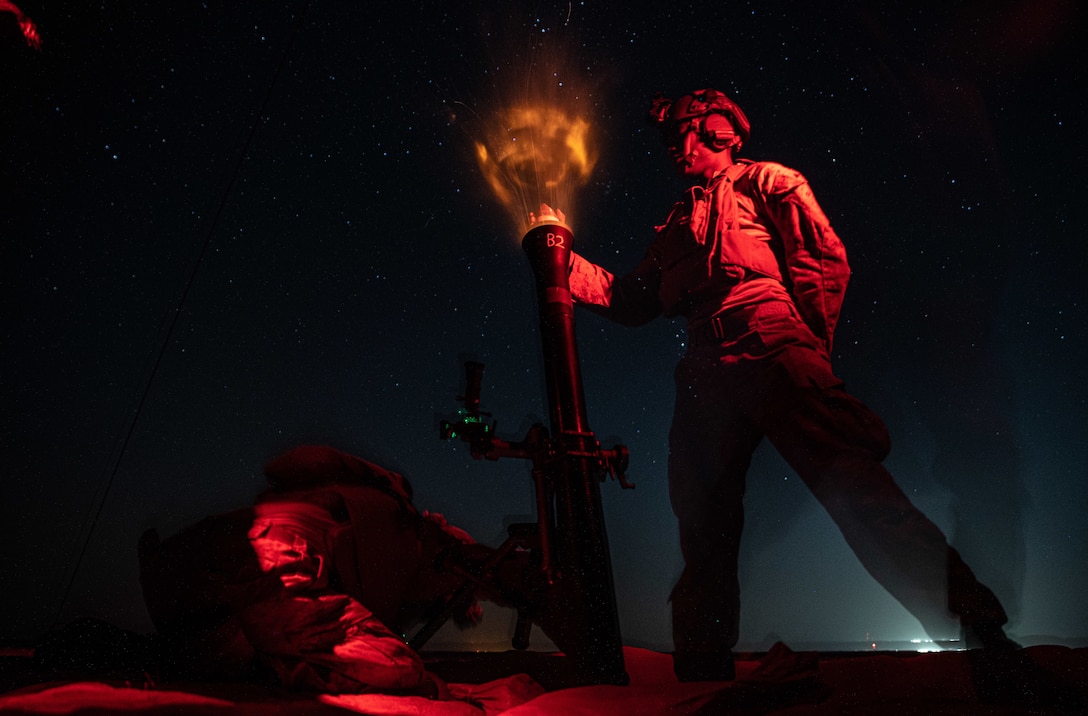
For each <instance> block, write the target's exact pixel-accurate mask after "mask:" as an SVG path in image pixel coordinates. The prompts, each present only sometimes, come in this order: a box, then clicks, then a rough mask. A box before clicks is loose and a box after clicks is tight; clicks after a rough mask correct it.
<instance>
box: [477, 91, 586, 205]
mask: <svg viewBox="0 0 1088 716" xmlns="http://www.w3.org/2000/svg"><path fill="white" fill-rule="evenodd" d="M590 130H591V127H590V124H589V122H588V121H587V120H585V119H584V118H582V117H580V116H577V115H574V114H569V113H567V112H566V111H564V110H563V109H560V108H557V107H553V106H548V105H546V104H524V105H519V106H515V107H509V108H507V109H505V110H504V111H502V112H500V114H499V117H498V127H497V128H496V129H494V130H493V131H492V132H491V133H490V136H488V137H487V141H477V142H476V143H475V144H476V158H477V161H478V162H479V165H480V169H481V171H482V172H483V175H484V178H485V179H486V180H487V183H488V186H490V188H491V191H492V193H493V194H494V195H495V198H496V199H498V201H499V202H500V203H501V204H502V205H503V207H504V208H505V209H506V210H507V211H508V212H509V213H510V216H511V218H512V219H513V220H514V222H515V225H516V226H524V222H525V220H526V216H527V215H528V213H529V212H530V211H534V210H535V209H536V207H537V206H538V205H539V204H540V202H546V203H549V204H551V205H552V206H555V207H559V208H562V209H563V210H564V211H566V212H567V215H568V216H569V215H570V213H571V211H572V203H573V200H574V194H575V190H576V189H577V188H578V187H580V186H583V185H584V184H585V183H586V182H587V181H589V177H590V174H591V173H592V172H593V167H594V165H595V164H596V163H597V155H596V152H595V151H594V148H593V146H592V136H591V135H592V133H591V131H590Z"/></svg>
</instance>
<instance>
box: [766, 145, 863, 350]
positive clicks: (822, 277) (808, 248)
mask: <svg viewBox="0 0 1088 716" xmlns="http://www.w3.org/2000/svg"><path fill="white" fill-rule="evenodd" d="M772 167H776V165H772ZM776 168H777V171H774V172H773V173H770V174H769V176H767V177H765V178H764V179H763V181H761V182H760V183H761V184H762V188H763V189H764V191H765V192H766V194H765V196H766V209H767V212H768V213H769V214H770V217H771V220H772V222H773V223H774V225H775V228H776V229H777V230H778V233H779V236H781V237H782V243H783V249H784V253H785V261H786V268H787V270H788V272H789V277H788V280H789V283H790V287H791V293H792V294H793V298H794V301H795V303H796V304H797V309H798V311H800V313H801V317H802V318H804V320H805V323H806V324H807V325H808V327H809V328H811V329H812V332H813V333H815V334H816V336H817V337H819V338H820V339H822V340H823V341H824V343H825V345H826V346H827V350H828V352H829V353H830V352H831V342H832V339H833V337H834V334H835V326H836V324H837V323H838V320H839V312H840V310H841V309H842V301H843V297H844V296H845V294H846V284H847V283H848V282H849V280H850V267H849V265H848V264H847V262H846V248H845V247H844V246H843V243H842V241H841V240H840V239H839V237H838V235H837V234H836V233H835V231H834V229H832V228H831V222H830V221H828V218H827V216H826V215H825V214H824V212H823V209H821V208H820V205H819V204H818V203H817V202H816V197H815V195H814V194H813V193H812V189H811V188H810V187H809V185H808V182H807V181H806V180H805V178H804V177H803V176H801V175H800V174H799V173H797V172H795V171H793V170H792V169H787V168H785V167H780V166H777V167H776Z"/></svg>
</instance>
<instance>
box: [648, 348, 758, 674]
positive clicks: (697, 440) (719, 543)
mask: <svg viewBox="0 0 1088 716" xmlns="http://www.w3.org/2000/svg"><path fill="white" fill-rule="evenodd" d="M711 381H712V376H711V375H706V374H700V373H699V372H691V373H687V372H685V370H684V368H683V367H681V368H679V369H678V372H677V385H678V391H677V403H676V408H675V414H674V417H673V425H672V430H671V432H670V435H669V495H670V500H671V502H672V507H673V511H674V513H675V514H676V516H677V519H678V524H679V530H680V547H681V550H682V552H683V556H684V570H683V572H682V574H681V576H680V579H679V580H678V582H677V583H676V585H675V587H674V589H673V591H672V595H671V599H670V601H671V602H672V616H673V626H672V629H673V642H674V646H675V649H676V653H677V659H678V661H677V671H678V673H679V672H680V671H681V670H682V668H681V661H682V660H683V659H684V658H685V656H686V655H687V656H690V657H691V660H693V661H697V662H702V663H705V664H709V665H715V664H718V665H722V666H723V667H724V666H725V665H728V667H730V670H731V661H729V654H730V650H731V649H732V647H733V646H734V645H735V644H736V643H737V638H738V628H739V621H740V616H739V615H740V586H739V583H738V579H737V560H738V553H739V550H740V539H741V532H742V531H743V527H744V510H743V504H742V501H743V497H744V484H745V473H746V472H747V470H748V466H749V463H750V461H751V456H752V452H753V451H754V450H755V447H756V446H757V445H758V444H759V441H760V439H761V436H760V434H759V433H758V431H757V430H756V429H755V427H754V426H753V425H751V424H750V423H748V422H747V421H745V420H744V419H743V418H742V417H740V416H738V415H735V414H733V413H732V412H731V411H730V410H729V409H728V405H727V402H726V401H723V400H722V396H721V394H720V391H716V390H714V389H713V385H712V384H711ZM729 673H731V671H730V672H729ZM717 676H718V677H720V678H726V677H727V676H728V674H727V673H726V672H719V673H717ZM714 677H715V674H714V672H713V670H711V671H710V672H707V675H706V677H705V678H714Z"/></svg>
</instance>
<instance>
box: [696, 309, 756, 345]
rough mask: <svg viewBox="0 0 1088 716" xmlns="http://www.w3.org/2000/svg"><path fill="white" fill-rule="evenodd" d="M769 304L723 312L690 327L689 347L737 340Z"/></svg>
mask: <svg viewBox="0 0 1088 716" xmlns="http://www.w3.org/2000/svg"><path fill="white" fill-rule="evenodd" d="M767 303H771V302H761V303H754V304H751V305H748V306H739V307H737V308H733V309H730V310H728V311H723V312H721V313H719V314H717V315H714V316H711V317H710V318H708V319H707V320H705V321H702V322H700V323H697V324H695V325H691V324H689V325H688V347H689V348H705V347H706V346H711V345H714V346H717V345H721V344H722V342H723V341H726V340H729V339H730V338H736V337H737V336H739V335H741V334H742V333H744V332H746V331H747V330H748V329H749V328H750V327H751V326H752V319H754V318H755V317H756V314H757V313H759V310H760V309H761V308H763V307H764V306H765V305H767Z"/></svg>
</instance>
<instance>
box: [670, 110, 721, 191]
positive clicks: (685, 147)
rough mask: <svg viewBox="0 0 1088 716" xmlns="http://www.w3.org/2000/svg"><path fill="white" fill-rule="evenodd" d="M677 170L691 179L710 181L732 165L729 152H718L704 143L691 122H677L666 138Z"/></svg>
mask: <svg viewBox="0 0 1088 716" xmlns="http://www.w3.org/2000/svg"><path fill="white" fill-rule="evenodd" d="M665 145H666V147H667V148H668V150H669V157H670V158H671V159H672V161H673V165H674V166H675V167H676V170H677V171H678V172H679V173H680V174H681V175H682V176H685V177H688V178H691V179H710V178H712V177H713V176H714V175H715V174H717V173H718V172H720V171H721V170H722V169H725V168H726V167H728V166H729V165H730V164H732V159H731V156H730V153H729V151H728V150H716V149H714V148H713V147H711V146H708V145H707V144H706V143H705V142H703V140H702V138H701V137H700V135H699V132H698V131H697V129H696V126H695V125H694V123H693V122H692V121H691V120H686V121H681V122H677V123H676V125H675V126H674V127H672V128H670V131H669V133H668V135H667V136H666V138H665Z"/></svg>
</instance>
